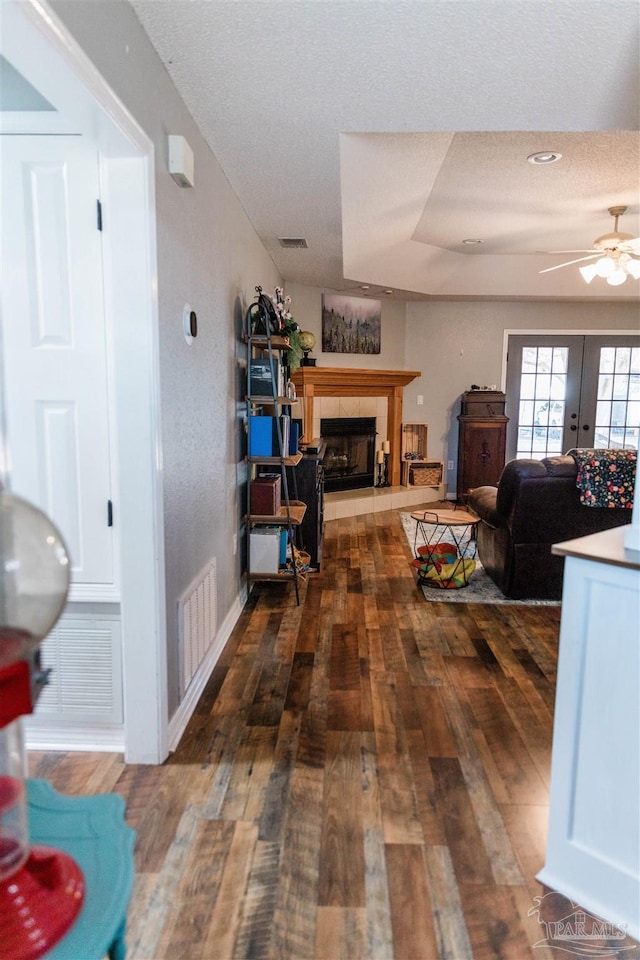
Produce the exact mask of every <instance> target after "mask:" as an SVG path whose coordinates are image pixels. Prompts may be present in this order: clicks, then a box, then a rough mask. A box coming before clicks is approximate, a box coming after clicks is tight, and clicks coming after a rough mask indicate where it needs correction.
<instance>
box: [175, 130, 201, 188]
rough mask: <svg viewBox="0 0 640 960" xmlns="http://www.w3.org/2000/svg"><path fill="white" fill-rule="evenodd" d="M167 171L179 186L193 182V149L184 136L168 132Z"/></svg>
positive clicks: (189, 185) (190, 184) (190, 185)
mask: <svg viewBox="0 0 640 960" xmlns="http://www.w3.org/2000/svg"><path fill="white" fill-rule="evenodd" d="M168 139H169V173H170V174H171V176H172V177H173V179H174V180H175V182H176V183H177V184H178V186H180V187H192V186H193V185H194V183H195V179H194V173H193V170H194V165H193V150H192V149H191V147H190V146H189V144H188V143H187V141H186V140H185V138H184V137H180V136H176V135H174V134H169V138H168Z"/></svg>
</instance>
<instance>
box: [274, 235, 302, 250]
mask: <svg viewBox="0 0 640 960" xmlns="http://www.w3.org/2000/svg"><path fill="white" fill-rule="evenodd" d="M278 243H279V244H280V246H281V247H286V248H287V249H288V250H306V249H307V241H306V240H305V239H304V237H278Z"/></svg>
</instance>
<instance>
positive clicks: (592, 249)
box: [536, 247, 598, 253]
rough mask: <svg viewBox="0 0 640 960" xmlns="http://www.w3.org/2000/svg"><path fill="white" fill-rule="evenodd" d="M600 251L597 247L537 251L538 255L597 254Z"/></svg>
mask: <svg viewBox="0 0 640 960" xmlns="http://www.w3.org/2000/svg"><path fill="white" fill-rule="evenodd" d="M597 252H598V251H597V250H596V249H595V247H589V248H588V249H585V248H581V249H580V250H536V253H597Z"/></svg>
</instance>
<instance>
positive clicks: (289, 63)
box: [131, 0, 640, 299]
mask: <svg viewBox="0 0 640 960" xmlns="http://www.w3.org/2000/svg"><path fill="white" fill-rule="evenodd" d="M131 3H132V6H133V7H134V9H135V11H136V13H137V15H138V17H139V19H140V21H141V23H142V25H143V27H144V29H145V30H146V32H147V33H148V35H149V37H150V39H151V41H152V43H153V44H154V46H155V47H156V49H157V51H158V53H159V55H160V57H161V59H162V60H163V62H164V63H165V65H166V68H167V70H168V71H169V73H170V75H171V76H172V78H173V80H174V83H175V85H176V87H177V89H178V91H179V92H180V94H181V96H182V97H183V99H184V100H185V102H186V104H187V106H188V107H189V109H190V111H191V113H192V114H193V116H194V118H195V120H196V121H197V123H198V125H199V126H200V128H201V130H202V132H203V134H204V136H205V137H206V139H207V141H208V142H209V144H210V146H211V149H212V150H213V152H214V153H215V154H216V156H217V158H218V160H219V161H220V163H221V164H222V167H223V169H224V170H225V173H226V175H227V177H228V178H229V181H230V182H231V184H232V186H233V187H234V189H235V191H236V193H237V194H238V196H239V198H240V200H241V202H242V204H243V206H244V208H245V210H246V211H247V213H248V215H249V217H250V218H251V220H252V221H253V223H254V224H255V227H256V229H257V231H258V233H259V235H260V236H261V238H262V239H263V241H264V243H265V245H266V246H267V248H268V249H269V250H270V252H271V254H272V256H273V259H274V261H275V262H276V264H277V265H278V267H279V269H280V270H281V272H282V274H283V276H284V278H285V279H286V280H291V281H296V282H300V283H308V284H314V285H318V286H329V287H334V288H337V289H348V288H351V287H354V286H357V285H358V284H360V283H363V284H364V283H368V284H370V285H371V286H372V292H375V290H376V289H377V286H388V287H393V288H394V289H396V290H400V291H403V292H405V293H406V294H407V295H412V296H418V297H428V296H438V297H453V296H465V297H474V296H476V297H492V296H506V297H526V298H531V297H553V298H592V297H610V298H612V299H618V298H625V297H629V296H637V294H638V283H637V282H635V281H631V280H628V281H627V282H626V283H625V284H624V286H622V287H618V288H613V287H609V286H608V285H607V284H605V283H604V281H601V280H598V281H597V283H596V282H595V281H594V283H592V284H591V285H590V286H589V287H587V286H586V285H585V284H584V282H583V281H582V279H581V278H580V276H579V274H578V272H577V267H567V268H566V269H565V270H559V271H554V272H553V273H550V274H545V275H543V276H539V274H538V271H539V270H540V269H543V268H544V267H545V266H550V265H552V264H553V263H560V262H562V260H563V259H571V257H570V256H567V257H564V256H553V255H541V254H539V253H537V251H541V250H555V249H572V248H583V247H589V246H590V245H591V244H592V242H593V240H594V239H595V237H597V236H599V235H600V234H602V233H605V232H607V231H608V230H609V229H611V228H612V221H611V220H610V218H609V217H608V214H607V212H606V211H607V207H609V206H611V205H613V204H626V205H627V206H628V207H629V213H628V214H627V215H626V217H624V218H623V219H622V222H621V223H620V229H622V230H625V231H626V232H630V233H633V234H634V235H635V236H637V235H638V234H639V233H640V228H639V220H638V213H639V204H640V195H639V183H640V141H639V139H638V134H637V130H638V126H639V124H638V117H639V112H640V111H639V108H638V105H639V84H638V77H639V62H638V50H639V30H638V27H639V20H640V6H639V5H638V3H637V0H549V2H547V0H519V2H514V0H469V2H467V0H409V2H403V0H359V2H353V0H242V2H237V0H230V2H227V0H186V2H185V0H164V2H161V3H159V2H149V0H131ZM516 131H517V132H516ZM615 131H627V132H622V133H620V132H615ZM629 131H636V133H630V132H629ZM541 150H559V151H560V152H562V153H563V159H562V160H561V161H560V162H559V163H557V164H555V165H552V166H549V167H533V166H532V165H531V164H527V163H526V156H527V155H528V154H529V153H531V152H534V151H541ZM279 237H305V238H306V240H307V242H308V249H306V250H284V249H282V248H281V247H280V245H279V243H278V238H279ZM470 237H472V238H473V237H476V238H479V239H483V241H484V243H483V244H482V245H481V246H478V247H474V248H471V247H463V246H461V241H462V240H463V239H464V238H470Z"/></svg>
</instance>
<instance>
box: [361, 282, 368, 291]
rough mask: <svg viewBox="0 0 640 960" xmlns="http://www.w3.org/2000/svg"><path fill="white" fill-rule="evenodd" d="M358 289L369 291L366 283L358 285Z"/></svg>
mask: <svg viewBox="0 0 640 960" xmlns="http://www.w3.org/2000/svg"><path fill="white" fill-rule="evenodd" d="M360 289H361V290H368V289H369V284H368V283H362V284H361V285H360Z"/></svg>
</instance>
